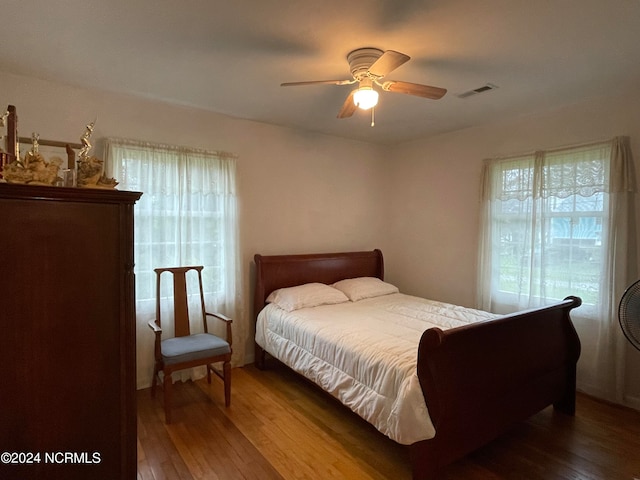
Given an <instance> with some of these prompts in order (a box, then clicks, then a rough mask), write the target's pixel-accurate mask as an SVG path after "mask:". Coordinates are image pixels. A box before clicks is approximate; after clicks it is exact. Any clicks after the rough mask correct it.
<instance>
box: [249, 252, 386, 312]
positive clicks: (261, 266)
mask: <svg viewBox="0 0 640 480" xmlns="http://www.w3.org/2000/svg"><path fill="white" fill-rule="evenodd" d="M254 261H255V263H256V289H255V294H254V309H255V310H254V312H255V315H256V316H257V315H258V313H259V312H260V310H262V309H263V308H264V306H265V303H266V302H265V300H266V299H267V297H268V296H269V294H270V293H271V292H273V291H274V290H277V289H278V288H285V287H293V286H295V285H302V284H304V283H310V282H320V283H326V284H331V283H335V282H337V281H338V280H344V279H345V278H355V277H378V278H379V279H381V280H384V263H383V259H382V252H381V251H380V250H378V249H376V250H371V251H367V252H343V253H314V254H303V255H260V254H256V255H255V256H254Z"/></svg>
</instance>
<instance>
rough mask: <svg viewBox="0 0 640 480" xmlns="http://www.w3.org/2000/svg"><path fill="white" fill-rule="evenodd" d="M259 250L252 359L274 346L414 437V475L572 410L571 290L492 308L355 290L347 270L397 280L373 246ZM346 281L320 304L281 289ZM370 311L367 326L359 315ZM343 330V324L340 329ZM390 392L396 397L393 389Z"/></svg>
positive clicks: (409, 439) (276, 353) (391, 431)
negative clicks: (502, 309) (555, 297)
mask: <svg viewBox="0 0 640 480" xmlns="http://www.w3.org/2000/svg"><path fill="white" fill-rule="evenodd" d="M254 259H255V265H256V282H255V297H254V309H255V312H256V316H257V319H256V352H255V354H256V357H255V358H256V364H257V366H258V367H259V368H264V366H265V353H266V352H267V353H269V354H270V355H272V356H273V357H275V358H276V359H278V360H280V361H282V362H283V363H284V364H286V365H288V366H289V367H291V368H293V369H294V370H295V371H297V372H298V373H301V374H302V375H304V376H305V377H307V378H309V379H311V380H312V381H314V382H315V383H316V384H318V385H319V386H320V387H322V388H323V389H325V390H326V391H328V392H329V393H330V394H332V395H333V396H334V397H336V398H338V399H339V400H341V401H342V403H344V404H345V405H346V406H347V407H349V408H351V409H352V410H353V411H354V412H356V413H357V414H359V415H360V416H362V417H363V418H365V419H366V420H367V421H369V422H370V423H372V424H373V425H374V426H375V427H376V428H377V429H378V430H380V431H381V432H382V433H383V434H385V435H387V436H388V437H389V438H391V439H392V440H394V441H397V442H399V443H402V444H407V445H409V448H410V452H411V463H412V472H413V478H414V479H416V480H427V479H432V478H436V477H437V475H438V473H439V472H440V471H441V470H442V469H443V468H444V467H445V466H446V465H448V464H450V463H451V462H453V461H455V460H457V459H459V458H461V457H462V456H464V455H466V454H467V453H469V452H471V451H473V450H475V449H477V448H479V447H480V446H482V445H484V444H486V443H487V442H489V441H491V440H492V439H494V438H495V437H496V436H498V435H500V434H501V433H502V432H504V431H505V430H506V429H508V428H509V427H510V426H511V425H513V424H514V423H515V422H518V421H521V420H524V419H526V418H528V417H529V416H531V415H533V414H535V413H536V412H538V411H540V410H542V409H544V408H546V407H547V406H549V405H553V406H554V408H555V409H556V410H558V411H561V412H563V413H566V414H569V415H572V414H574V412H575V380H576V363H577V360H578V357H579V355H580V341H579V339H578V336H577V334H576V331H575V329H574V328H573V325H572V323H571V319H570V315H569V312H570V310H571V309H573V308H576V307H578V306H579V305H580V303H581V301H580V299H579V298H577V297H567V298H566V299H565V300H564V301H561V302H558V303H557V304H554V305H550V306H546V307H542V308H538V309H533V310H527V311H524V312H518V313H515V314H511V315H505V316H498V315H493V314H489V313H487V312H481V311H478V310H473V309H465V308H462V307H459V306H453V305H448V304H443V303H440V302H433V301H429V300H426V299H419V298H417V297H411V296H408V295H404V294H403V293H401V292H399V291H397V289H395V290H393V289H391V290H389V291H388V292H384V293H382V294H380V295H379V296H377V295H376V296H372V297H366V296H365V297H364V298H355V297H353V296H352V295H353V293H354V292H356V293H361V292H362V291H363V290H358V289H355V290H354V289H353V288H352V287H353V285H354V284H353V283H350V282H352V281H353V279H355V280H356V281H357V282H361V281H363V282H364V281H365V280H366V281H370V282H372V283H373V281H374V280H376V281H377V283H375V285H376V287H375V288H378V287H377V285H381V288H383V289H385V288H386V289H390V288H391V287H393V286H392V285H391V286H390V287H389V284H387V283H386V282H384V262H383V256H382V252H381V251H380V250H373V251H366V252H345V253H335V254H306V255H271V256H264V255H255V257H254ZM336 282H340V283H336ZM343 284H348V285H346V287H347V288H346V289H343V290H340V292H343V293H345V294H346V296H347V300H344V299H340V298H337V297H338V295H336V299H335V301H334V299H333V296H331V295H333V294H330V295H329V297H330V298H331V300H329V297H326V298H324V299H323V301H324V303H322V302H319V304H318V305H317V306H308V305H315V304H296V305H293V304H287V303H286V302H287V301H289V302H290V301H291V298H292V297H291V296H284V295H281V293H283V292H287V294H289V293H290V291H296V292H297V293H299V291H301V288H300V287H302V288H303V289H304V288H311V287H310V285H313V290H312V291H313V293H314V295H316V294H317V295H320V294H319V293H318V292H322V295H324V294H326V293H329V292H328V291H325V290H326V289H327V288H329V289H330V290H334V289H333V288H331V287H329V286H334V285H335V286H336V287H339V288H342V286H343ZM356 285H357V286H358V288H359V286H360V285H364V284H361V283H357V284H356ZM366 285H369V283H367V284H366ZM291 287H295V288H291ZM325 287H326V288H325ZM349 288H351V290H349ZM367 288H368V287H367ZM394 288H395V287H394ZM336 291H337V290H336ZM320 296H321V295H320ZM299 298H300V297H299V296H296V297H295V299H296V301H298V300H299ZM313 298H314V299H316V298H319V297H313ZM267 300H269V301H267ZM354 300H355V301H354ZM283 302H284V303H283ZM381 311H384V319H383V317H382V314H379V312H381ZM425 312H426V313H425ZM434 312H435V313H436V314H435V315H434ZM338 313H339V314H340V315H341V316H340V317H339V318H340V320H339V321H336V318H338V317H336V315H337V314H338ZM367 316H368V317H371V319H373V320H372V321H373V323H371V324H370V323H364V320H363V317H367ZM377 317H380V318H379V319H377V320H376V318H377ZM436 317H442V318H445V321H444V323H443V322H441V321H440V320H435V319H434V318H436ZM376 321H377V322H378V323H375V322H376ZM384 322H386V323H384ZM389 325H392V327H390V326H389ZM338 327H340V328H346V330H345V331H343V332H342V333H338V334H337V335H336V333H335V332H333V329H334V328H338ZM357 328H360V330H357ZM378 330H380V331H378ZM336 338H337V340H334V339H336ZM350 338H351V339H354V340H355V342H353V343H349V341H348V339H350ZM274 339H275V340H274ZM332 342H333V343H332ZM387 349H388V350H389V351H390V352H388V353H387V354H386V356H387V360H384V357H385V351H386V350H387ZM351 355H353V356H355V357H352V356H351ZM356 357H357V358H356ZM360 357H362V358H363V359H361V358H360ZM353 358H356V359H355V360H354V359H353ZM389 359H390V360H389ZM367 362H368V363H367ZM385 363H389V365H390V366H389V365H387V366H385V365H384V364H385ZM351 365H357V367H353V369H355V371H350V370H349V368H352V367H351ZM383 369H384V370H383ZM358 372H359V373H358ZM358 375H361V376H360V377H358ZM354 379H355V380H354ZM352 380H353V382H352ZM389 386H391V387H389ZM394 389H395V391H397V392H398V393H397V397H396V398H393V394H391V393H389V394H388V392H390V391H391V390H394ZM363 392H364V393H363ZM381 397H385V398H381ZM386 397H389V398H386Z"/></svg>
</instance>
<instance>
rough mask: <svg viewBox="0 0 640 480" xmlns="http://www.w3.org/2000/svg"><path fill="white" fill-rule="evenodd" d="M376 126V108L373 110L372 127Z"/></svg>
mask: <svg viewBox="0 0 640 480" xmlns="http://www.w3.org/2000/svg"><path fill="white" fill-rule="evenodd" d="M375 125H376V107H372V108H371V126H372V127H374V126H375Z"/></svg>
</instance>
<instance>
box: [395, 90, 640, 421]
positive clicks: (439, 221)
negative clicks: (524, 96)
mask: <svg viewBox="0 0 640 480" xmlns="http://www.w3.org/2000/svg"><path fill="white" fill-rule="evenodd" d="M616 135H628V136H630V137H631V142H632V145H631V146H632V150H633V151H634V152H635V158H636V163H637V164H638V166H639V168H638V169H637V172H636V173H640V163H638V161H639V160H640V94H638V93H635V92H634V93H632V94H625V95H623V94H621V95H619V96H616V97H612V98H601V99H594V100H591V101H588V102H584V103H580V104H576V105H572V106H569V107H565V108H561V109H557V110H554V111H550V112H548V113H546V114H540V115H535V116H523V117H520V118H517V119H515V120H509V121H504V122H502V123H496V124H491V125H485V126H482V127H476V128H469V129H466V130H461V131H457V132H452V133H448V134H444V135H440V136H437V137H432V138H429V139H426V140H422V141H416V142H411V143H406V144H404V145H402V146H400V147H396V148H395V150H394V158H393V159H392V160H393V161H391V162H389V163H388V164H386V165H385V168H386V169H387V174H386V177H387V178H388V179H389V189H390V192H391V195H390V201H389V205H388V218H389V219H390V222H389V230H390V231H391V232H393V235H394V237H395V238H399V239H402V241H401V242H394V241H388V242H385V244H384V249H385V261H386V265H387V269H386V270H387V274H388V275H387V278H389V279H390V280H392V281H394V282H396V283H397V284H398V286H399V287H401V289H402V290H403V291H407V292H411V293H413V294H416V295H420V296H425V297H428V298H433V299H437V300H442V301H446V302H452V303H457V304H462V305H466V306H471V307H475V306H476V275H477V268H476V260H477V248H478V228H479V225H478V222H479V204H480V201H479V195H480V175H481V163H482V160H483V159H484V158H489V157H494V156H501V155H509V154H514V153H522V152H530V151H534V150H537V149H545V148H551V147H558V146H564V145H573V144H578V143H581V142H589V141H594V140H604V139H608V138H611V137H614V136H616ZM637 214H638V215H640V209H638V211H637ZM627 359H628V361H627V376H626V384H627V393H628V396H629V403H630V404H633V405H634V406H635V407H636V408H640V353H638V352H637V351H635V350H634V349H633V348H631V347H629V349H628V357H627Z"/></svg>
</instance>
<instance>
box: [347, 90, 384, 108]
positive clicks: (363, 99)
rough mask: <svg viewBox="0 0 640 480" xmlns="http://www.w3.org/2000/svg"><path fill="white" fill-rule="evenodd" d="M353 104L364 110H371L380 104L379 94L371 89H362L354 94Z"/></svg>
mask: <svg viewBox="0 0 640 480" xmlns="http://www.w3.org/2000/svg"><path fill="white" fill-rule="evenodd" d="M353 103H355V105H356V107H359V108H361V109H362V110H369V109H370V108H373V107H375V106H376V105H377V104H378V92H376V91H375V90H374V89H373V88H371V87H360V88H358V89H357V90H356V91H355V93H354V94H353Z"/></svg>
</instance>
